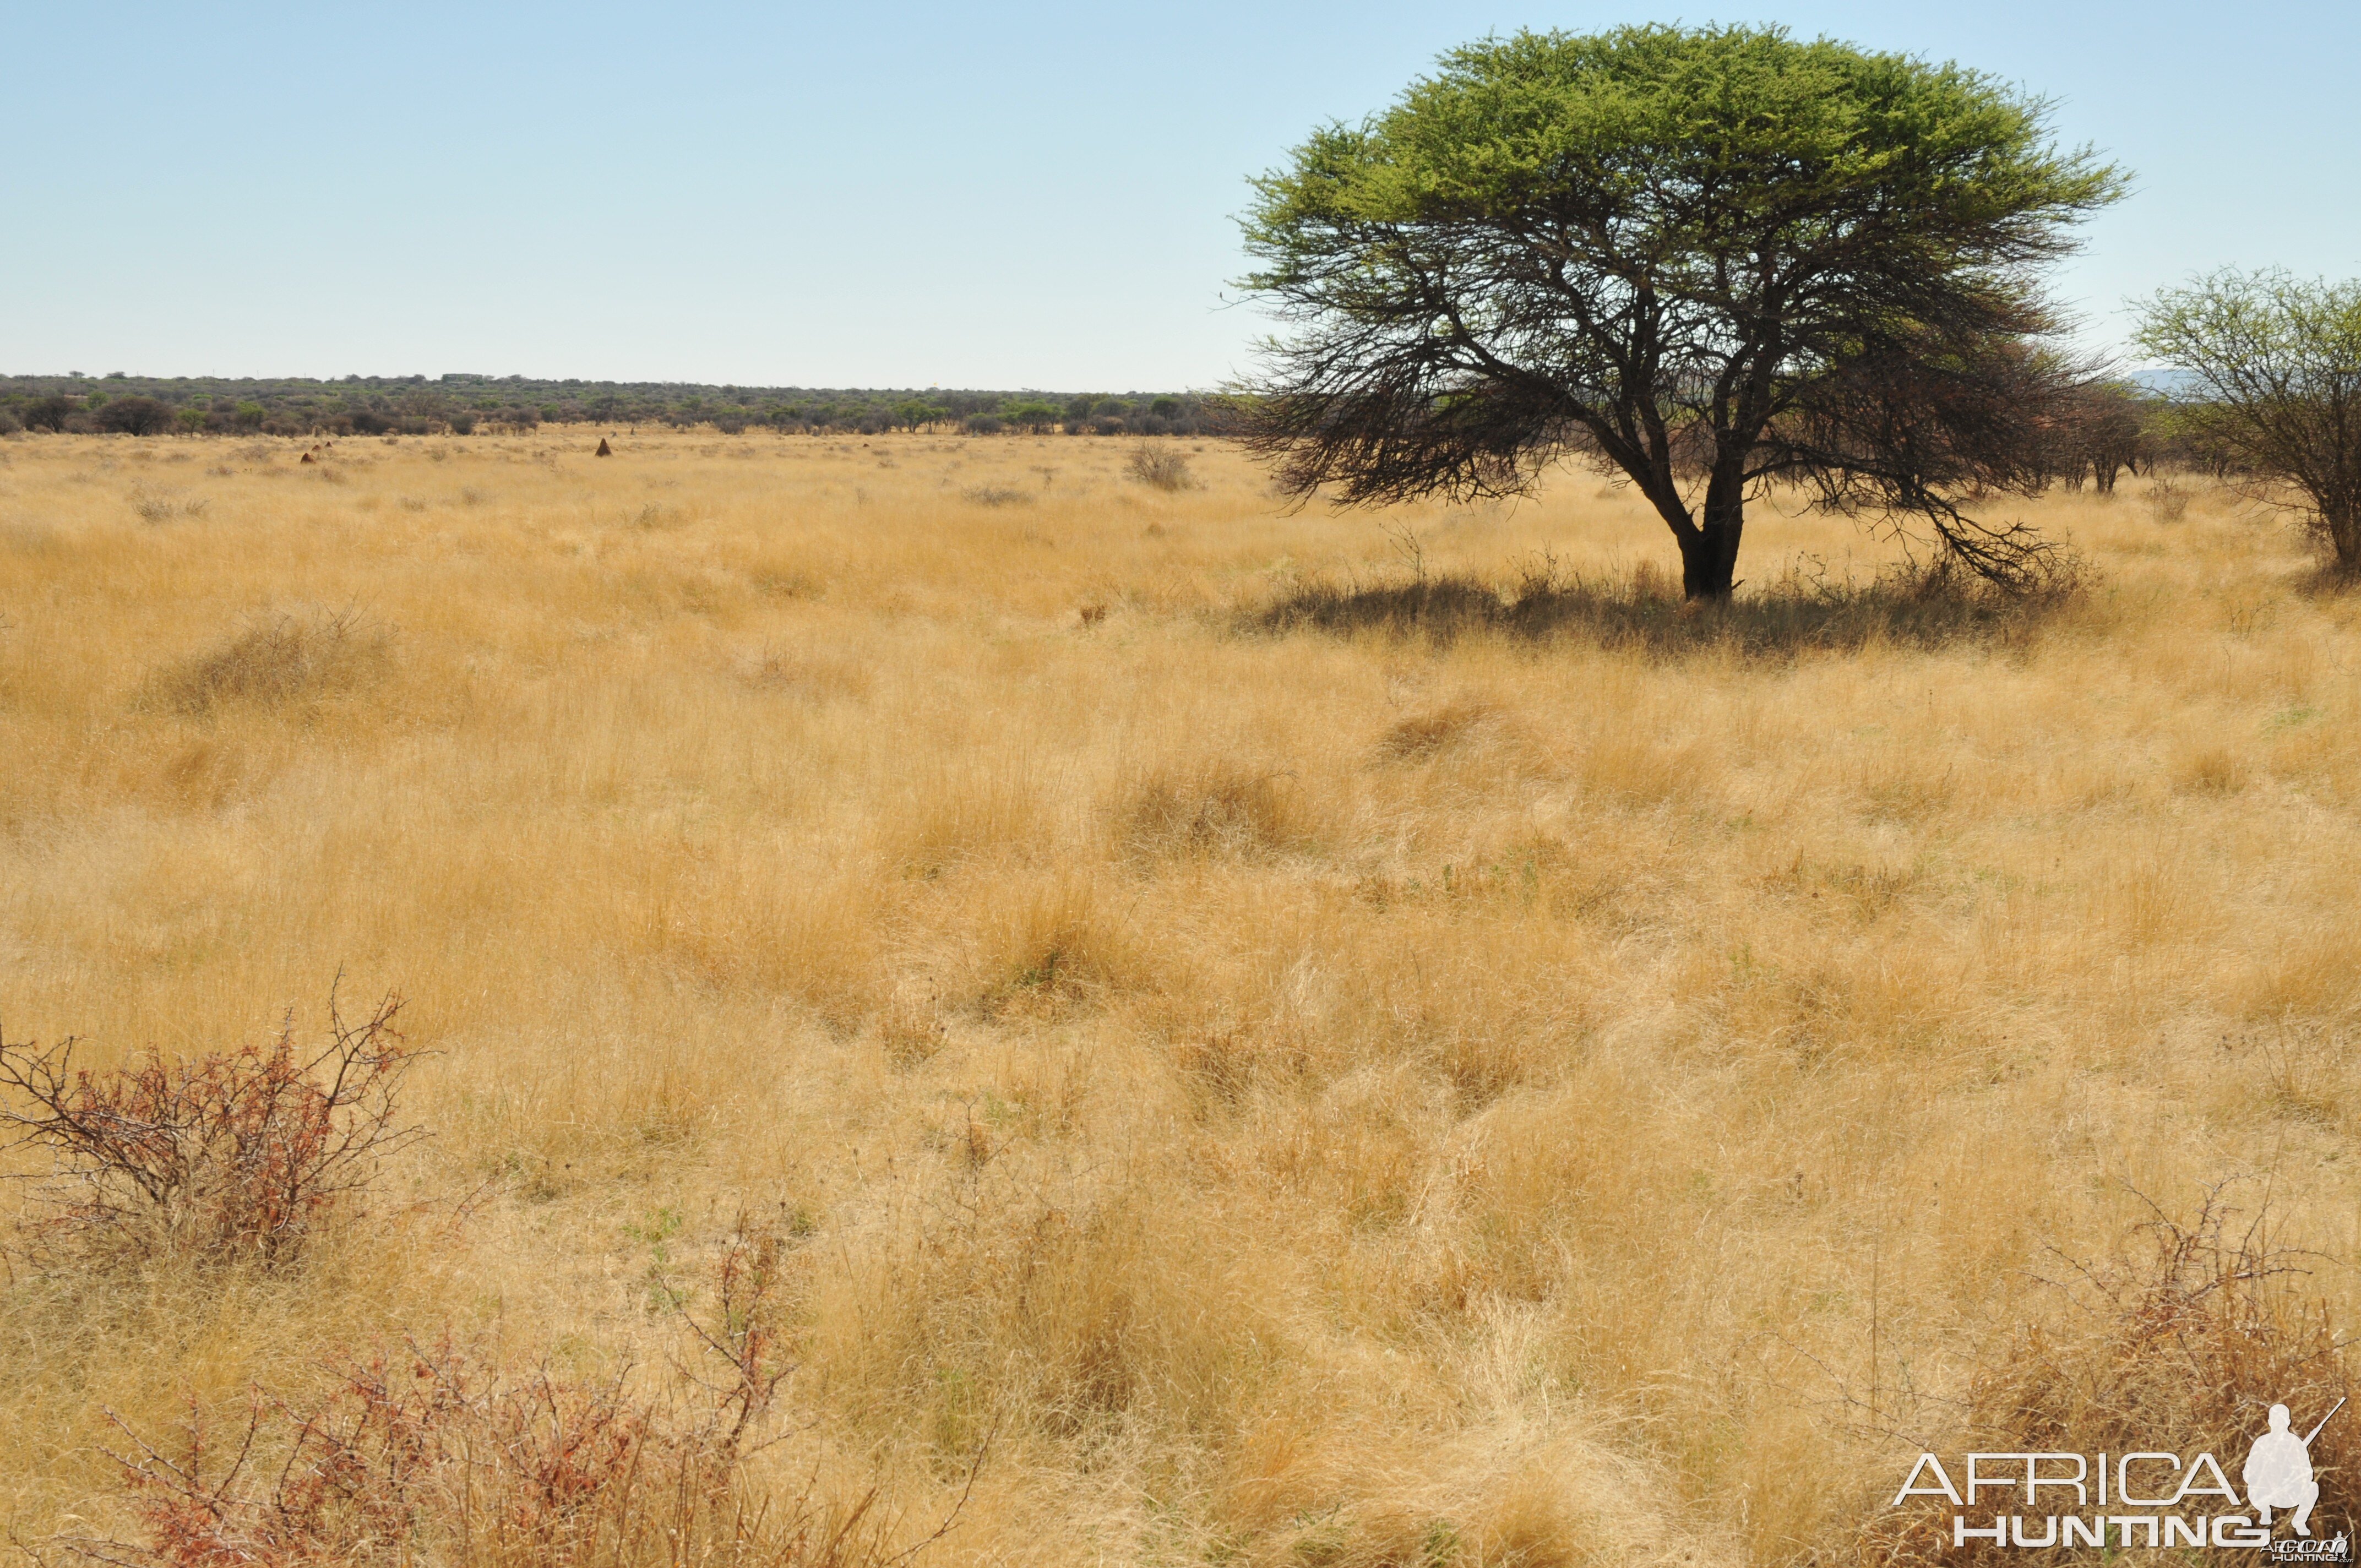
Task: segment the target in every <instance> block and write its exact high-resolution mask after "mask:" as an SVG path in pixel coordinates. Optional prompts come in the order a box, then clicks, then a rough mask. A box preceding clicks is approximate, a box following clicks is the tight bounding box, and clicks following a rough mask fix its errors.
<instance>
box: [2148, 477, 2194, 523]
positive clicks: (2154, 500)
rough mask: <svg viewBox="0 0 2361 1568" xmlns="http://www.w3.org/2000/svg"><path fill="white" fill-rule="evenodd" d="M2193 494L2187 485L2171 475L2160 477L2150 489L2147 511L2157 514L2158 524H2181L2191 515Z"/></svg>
mask: <svg viewBox="0 0 2361 1568" xmlns="http://www.w3.org/2000/svg"><path fill="white" fill-rule="evenodd" d="M2190 500H2191V490H2190V488H2189V487H2188V486H2187V485H2184V484H2182V483H2180V481H2179V480H2177V479H2175V478H2174V477H2172V476H2171V475H2169V474H2166V475H2160V476H2158V478H2157V481H2156V483H2155V484H2153V485H2150V486H2149V487H2148V491H2147V510H2149V511H2151V512H2153V513H2155V514H2156V520H2157V521H2158V522H2179V521H2180V520H2181V519H2182V518H2184V517H2186V516H2188V515H2189V502H2190Z"/></svg>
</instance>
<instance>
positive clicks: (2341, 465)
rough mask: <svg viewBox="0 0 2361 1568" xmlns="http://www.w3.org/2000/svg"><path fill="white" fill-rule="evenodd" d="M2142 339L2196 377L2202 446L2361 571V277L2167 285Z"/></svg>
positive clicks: (2192, 410) (2353, 572)
mask: <svg viewBox="0 0 2361 1568" xmlns="http://www.w3.org/2000/svg"><path fill="white" fill-rule="evenodd" d="M2136 342H2137V343H2138V345H2139V346H2140V347H2141V348H2143V349H2145V350H2147V352H2148V353H2150V354H2153V355H2155V356H2157V357H2158V359H2161V360H2163V361H2164V362H2165V363H2166V364H2168V365H2170V366H2172V367H2175V368H2177V369H2179V370H2181V371H2183V372H2184V373H2186V374H2187V375H2188V376H2190V377H2191V378H2193V380H2194V382H2195V386H2194V388H2193V389H2192V390H2194V391H2195V392H2196V394H2197V395H2196V397H2195V398H2193V399H2191V400H2188V401H2187V402H2186V404H2185V406H2184V410H2183V411H2184V413H2185V414H2186V416H2187V418H2188V422H2189V424H2190V426H2191V434H2192V435H2193V436H2194V438H2195V440H2196V441H2197V442H2198V444H2201V445H2202V446H2205V447H2208V448H2211V449H2212V450H2213V453H2215V454H2216V455H2218V456H2219V457H2220V458H2222V459H2224V460H2226V461H2224V463H2223V466H2224V467H2225V468H2227V469H2228V470H2229V471H2231V472H2233V473H2238V474H2243V475H2245V476H2246V477H2248V478H2249V479H2250V481H2251V482H2252V484H2253V486H2254V488H2255V489H2256V490H2257V493H2258V495H2259V496H2260V498H2261V499H2264V500H2267V501H2269V502H2271V503H2272V504H2274V505H2278V506H2284V507H2288V508H2290V510H2295V511H2297V512H2299V513H2300V514H2301V516H2302V517H2303V519H2304V521H2306V522H2307V523H2309V524H2310V525H2311V527H2312V529H2313V531H2314V532H2317V533H2318V534H2319V535H2320V537H2321V538H2322V539H2323V541H2325V542H2326V543H2327V545H2328V547H2329V551H2330V554H2331V555H2332V557H2333V558H2334V563H2335V568H2336V571H2337V573H2338V574H2339V575H2340V576H2348V577H2351V576H2361V281H2356V282H2345V283H2329V282H2325V281H2312V280H2303V279H2300V278H2294V277H2290V275H2289V274H2287V273H2285V272H2280V271H2276V270H2270V271H2260V272H2240V271H2237V270H2235V269H2224V270H2222V271H2219V272H2214V273H2211V274H2208V275H2207V276H2205V277H2202V278H2200V279H2198V280H2196V281H2195V282H2193V283H2191V285H2189V286H2188V287H2187V288H2182V289H2166V290H2163V291H2159V292H2158V294H2157V296H2156V298H2155V299H2154V300H2153V301H2151V302H2149V303H2148V305H2147V309H2146V310H2145V312H2144V313H2143V314H2142V319H2141V322H2140V327H2139V332H2138V335H2137V337H2136Z"/></svg>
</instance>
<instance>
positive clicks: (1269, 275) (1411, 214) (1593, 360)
mask: <svg viewBox="0 0 2361 1568" xmlns="http://www.w3.org/2000/svg"><path fill="white" fill-rule="evenodd" d="M2122 185H2123V181H2122V178H2121V176H2120V175H2119V174H2118V173H2117V172H2116V171H2115V170H2114V169H2113V168H2111V167H2109V166H2106V165H2104V164H2102V163H2100V162H2099V161H2097V160H2096V159H2095V157H2094V156H2093V155H2092V153H2090V152H2089V151H2088V150H2082V151H2075V152H2061V151H2059V149H2057V148H2054V147H2053V146H2052V145H2051V144H2050V142H2049V139H2048V126H2047V106H2046V105H2045V104H2042V103H2040V102H2038V101H2036V100H2031V99H2026V98H2024V97H2022V96H2019V95H2018V94H2016V93H2013V92H2011V91H2010V90H2008V89H2006V88H2004V86H2002V85H2000V84H1998V83H1996V82H1993V80H1991V79H1990V78H1987V77H1984V76H1982V75H1980V74H1978V73H1976V72H1974V71H1966V70H1963V69H1961V68H1960V67H1957V66H1949V65H1945V66H1935V65H1929V64H1927V63H1925V62H1923V61H1920V60H1912V59H1908V58H1905V57H1904V56H1900V55H1887V54H1868V53H1864V52H1861V51H1860V50H1858V49H1851V48H1849V47H1847V46H1846V45H1843V44H1840V43H1835V42H1831V41H1828V40H1826V39H1821V40H1818V41H1815V42H1811V43H1800V42H1797V41H1795V39H1793V38H1789V37H1788V36H1787V35H1786V33H1785V32H1784V31H1783V30H1780V29H1777V28H1756V27H1708V28H1703V29H1686V28H1680V27H1625V28H1621V29H1619V30H1617V31H1613V32H1609V33H1603V34H1599V35H1597V36H1595V37H1577V36H1573V35H1568V34H1565V33H1529V32H1528V33H1519V34H1517V35H1515V36H1514V37H1511V38H1495V39H1488V40H1486V41H1485V42H1482V43H1478V44H1474V45H1470V46H1468V47H1466V48H1465V49H1459V50H1456V51H1455V52H1454V53H1452V54H1449V55H1446V56H1445V57H1444V60H1443V61H1442V67H1441V69H1440V71H1438V72H1437V73H1436V74H1435V75H1433V77H1430V78H1428V79H1426V80H1424V81H1422V82H1415V83H1413V84H1412V85H1411V88H1410V89H1409V90H1408V91H1407V92H1406V93H1404V94H1403V95H1402V96H1401V98H1400V100H1399V101H1398V102H1397V103H1396V104H1394V106H1393V107H1392V108H1390V109H1389V110H1387V111H1386V112H1385V113H1383V114H1381V115H1377V116H1375V117H1373V118H1372V119H1370V120H1368V121H1367V122H1365V123H1363V124H1362V125H1359V126H1344V125H1336V126H1329V127H1327V128H1325V129H1323V130H1321V131H1319V132H1317V133H1316V134H1315V135H1313V137H1312V139H1311V140H1310V141H1308V142H1306V143H1305V144H1304V145H1303V146H1302V147H1301V148H1298V149H1297V150H1296V152H1295V155H1294V160H1293V164H1292V166H1291V167H1290V168H1287V169H1284V170H1279V171H1276V172H1273V173H1270V174H1268V175H1266V176H1265V177H1263V178H1262V179H1261V180H1259V181H1257V182H1256V191H1257V198H1256V201H1255V203H1253V205H1252V207H1251V209H1250V211H1249V213H1248V214H1247V216H1246V220H1245V228H1246V245H1247V248H1248V251H1249V252H1250V254H1252V255H1253V256H1254V257H1255V258H1256V259H1257V262H1258V263H1259V264H1260V270H1258V271H1257V272H1255V273H1253V274H1252V275H1250V276H1249V277H1248V278H1247V279H1246V280H1245V282H1246V287H1248V288H1250V289H1252V290H1254V291H1257V292H1258V293H1260V294H1261V295H1262V296H1263V297H1264V298H1265V299H1266V300H1267V301H1268V302H1271V303H1272V304H1273V305H1274V306H1275V307H1276V308H1277V310H1278V312H1279V314H1280V315H1281V317H1282V318H1283V319H1284V320H1286V321H1288V322H1289V323H1291V324H1292V325H1293V326H1294V327H1295V328H1296V329H1297V330H1296V332H1295V334H1294V335H1292V336H1291V337H1289V338H1285V339H1283V340H1274V341H1273V342H1272V343H1270V344H1269V345H1268V361H1267V374H1266V376H1265V377H1264V378H1263V379H1262V381H1261V382H1260V384H1259V385H1257V386H1254V387H1252V388H1250V390H1252V391H1255V392H1257V393H1259V394H1261V395H1260V396H1258V397H1256V398H1253V399H1251V400H1248V402H1247V405H1246V419H1247V422H1248V426H1249V428H1248V432H1247V434H1248V438H1249V441H1250V443H1251V444H1253V445H1254V446H1255V447H1257V449H1259V450H1260V451H1261V452H1263V453H1264V454H1265V455H1268V456H1271V457H1272V458H1274V459H1275V460H1276V461H1277V463H1278V468H1279V477H1280V481H1281V483H1282V485H1283V486H1284V487H1285V488H1288V489H1290V490H1291V491H1292V492H1293V493H1294V494H1296V495H1297V496H1299V497H1308V496H1310V495H1311V494H1312V493H1313V492H1314V491H1315V490H1317V489H1319V488H1323V487H1333V493H1334V496H1335V497H1336V499H1338V500H1339V501H1341V502H1343V503H1345V504H1355V503H1382V502H1387V501H1394V500H1401V499H1411V498H1415V497H1421V496H1428V495H1438V494H1439V495H1444V496H1447V497H1451V498H1454V499H1460V498H1466V497H1485V496H1507V495H1514V494H1521V493H1523V492H1525V491H1528V490H1530V489H1531V488H1532V486H1533V484H1534V483H1535V481H1536V480H1537V479H1538V477H1539V476H1540V475H1541V473H1542V472H1543V470H1544V469H1545V468H1546V467H1547V466H1549V465H1550V464H1551V463H1552V462H1554V460H1556V459H1557V458H1559V457H1560V456H1563V455H1568V454H1579V455H1586V456H1588V457H1591V458H1594V459H1596V460H1598V461H1599V462H1600V463H1601V464H1602V465H1603V466H1608V467H1609V468H1611V469H1615V470H1620V472H1621V473H1622V474H1624V475H1626V476H1628V477H1629V478H1630V479H1631V482H1632V483H1633V484H1634V485H1636V486H1637V487H1638V488H1639V489H1640V492H1641V494H1642V495H1643V496H1644V497H1646V499H1647V500H1648V502H1649V503H1650V505H1651V506H1652V507H1653V509H1654V510H1655V511H1656V512H1657V514H1658V515H1659V516H1660V517H1661V518H1662V519H1663V520H1664V523H1665V524H1666V526H1667V527H1669V528H1670V529H1671V531H1672V532H1673V534H1674V537H1675V539H1676V540H1677V541H1678V543H1679V545H1680V550H1681V562H1682V583H1683V587H1684V590H1685V592H1686V594H1687V596H1688V597H1689V598H1727V597H1728V596H1729V594H1730V591H1731V589H1732V587H1734V585H1735V577H1734V569H1735V566H1736V564H1737V559H1738V548H1739V541H1740V537H1741V532H1742V531H1743V528H1744V521H1745V508H1746V502H1747V499H1748V498H1749V496H1750V495H1751V494H1753V493H1757V492H1759V491H1760V489H1761V488H1762V487H1763V485H1764V484H1766V483H1767V482H1770V481H1772V480H1774V479H1783V478H1784V479H1788V480H1792V481H1797V482H1801V483H1804V484H1806V485H1808V486H1810V487H1812V488H1814V490H1815V491H1816V493H1817V499H1819V500H1820V501H1821V502H1823V503H1824V504H1826V505H1828V506H1830V507H1833V508H1836V509H1839V510H1847V511H1861V510H1866V511H1869V512H1871V513H1873V514H1874V515H1877V516H1880V517H1883V518H1885V519H1889V520H1897V521H1898V520H1904V519H1910V518H1915V519H1916V520H1918V521H1921V522H1922V523H1924V524H1927V525H1929V526H1931V528H1932V530H1933V532H1934V533H1935V535H1936V538H1937V540H1938V542H1939V543H1940V545H1941V546H1942V547H1943V548H1944V549H1945V550H1946V551H1947V552H1948V554H1949V556H1950V558H1952V559H1954V560H1957V561H1959V562H1960V563H1962V564H1964V565H1967V566H1969V567H1971V568H1972V569H1973V570H1975V571H1976V572H1978V573H1980V574H1981V575H1982V576H1985V577H1988V578H1991V579H1993V580H1996V581H1999V582H2002V583H2004V584H2009V585H2015V586H2021V585H2025V584H2028V583H2030V582H2032V581H2034V580H2037V578H2038V577H2039V576H2041V573H2042V567H2043V563H2044V561H2045V558H2046V555H2045V552H2046V547H2045V546H2044V545H2043V543H2041V542H2040V541H2039V540H2038V539H2037V538H2036V537H2035V536H2033V535H2032V534H2031V532H2030V531H2028V530H2026V529H2025V528H2024V527H2023V526H2022V525H2011V526H2008V527H2004V528H1991V527H1987V526H1984V525H1982V524H1980V523H1978V522H1976V521H1972V520H1971V519H1969V518H1968V517H1966V516H1965V515H1963V514H1962V512H1961V511H1960V504H1959V501H1960V498H1963V497H1965V496H1968V495H1972V494H1975V493H1977V492H1979V491H1982V490H1989V489H1995V488H1997V489H2007V490H2017V491H2030V490H2032V489H2035V488H2038V487H2039V485H2040V483H2041V482H2042V478H2043V477H2044V475H2045V473H2046V464H2045V462H2044V460H2043V452H2042V436H2041V432H2042V431H2043V429H2045V428H2047V427H2048V425H2050V424H2053V423H2054V422H2055V418H2054V416H2053V413H2052V411H2054V410H2056V409H2057V408H2058V407H2059V405H2060V404H2061V402H2062V400H2064V399H2066V398H2067V397H2068V396H2069V395H2070V394H2071V393H2072V392H2073V391H2074V390H2075V389H2076V388H2078V387H2079V386H2080V385H2081V382H2082V381H2083V380H2084V379H2086V378H2085V377H2083V376H2081V375H2080V374H2079V373H2078V372H2077V370H2076V368H2075V367H2073V366H2071V365H2070V364H2069V363H2068V362H2066V361H2065V360H2064V359H2063V358H2062V357H2061V356H2059V355H2057V354H2055V353H2051V352H2048V351H2045V350H2044V349H2042V348H2041V347H2040V346H2039V344H2040V340H2041V339H2043V338H2044V337H2045V336H2046V335H2048V334H2052V333H2054V332H2055V331H2056V330H2057V329H2058V328H2059V324H2060V323H2059V320H2058V318H2057V316H2056V315H2055V313H2053V312H2052V311H2051V310H2050V309H2049V308H2048V305H2047V304H2046V302H2045V301H2044V299H2043V297H2042V295H2041V293H2040V291H2039V287H2038V284H2039V271H2040V269H2041V267H2042V265H2043V264H2044V263H2047V262H2048V261H2051V260H2053V259H2055V258H2058V257H2059V256H2061V255H2063V254H2065V253H2066V252H2067V251H2068V250H2070V248H2071V232H2070V231H2071V228H2072V225H2074V224H2075V223H2076V222H2077V221H2079V220H2080V219H2081V218H2082V217H2083V216H2085V215H2086V214H2089V213H2091V212H2092V211H2093V210H2095V209H2097V208H2098V207H2100V206H2103V205H2104V204H2105V203H2108V202H2111V201H2113V200H2114V198H2115V197H2116V195H2117V194H2118V193H2119V192H2120V191H2121V189H2122Z"/></svg>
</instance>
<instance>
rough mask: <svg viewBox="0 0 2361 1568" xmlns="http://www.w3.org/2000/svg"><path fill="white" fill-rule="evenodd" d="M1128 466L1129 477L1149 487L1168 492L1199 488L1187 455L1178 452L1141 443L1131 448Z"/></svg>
mask: <svg viewBox="0 0 2361 1568" xmlns="http://www.w3.org/2000/svg"><path fill="white" fill-rule="evenodd" d="M1129 471H1130V474H1131V477H1133V478H1135V479H1137V480H1138V481H1139V482H1140V483H1141V484H1143V485H1146V486H1148V488H1150V489H1157V490H1163V491H1165V492H1166V493H1168V494H1170V493H1174V492H1178V491H1180V490H1193V489H1196V488H1199V481H1198V479H1197V477H1196V475H1194V474H1193V473H1191V471H1190V468H1189V459H1188V457H1187V456H1186V455H1183V454H1181V453H1179V452H1169V451H1160V450H1159V449H1158V448H1156V447H1153V446H1149V445H1148V444H1146V443H1142V444H1139V445H1138V446H1136V447H1134V448H1132V452H1131V462H1130V464H1129Z"/></svg>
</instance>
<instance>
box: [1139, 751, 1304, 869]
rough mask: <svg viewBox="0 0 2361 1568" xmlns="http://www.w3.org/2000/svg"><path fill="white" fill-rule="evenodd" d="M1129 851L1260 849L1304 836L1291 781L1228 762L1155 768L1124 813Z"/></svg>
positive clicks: (1282, 846)
mask: <svg viewBox="0 0 2361 1568" xmlns="http://www.w3.org/2000/svg"><path fill="white" fill-rule="evenodd" d="M1121 836H1122V841H1123V844H1124V847H1125V848H1126V849H1127V850H1130V851H1131V852H1132V853H1134V854H1137V855H1146V856H1159V855H1261V854H1269V853H1273V852H1276V851H1278V850H1285V849H1288V848H1290V847H1292V846H1295V845H1298V844H1301V842H1303V840H1304V839H1306V838H1307V837H1308V836H1309V835H1308V834H1307V833H1306V831H1305V827H1304V823H1303V820H1302V810H1301V804H1300V798H1299V794H1298V792H1297V790H1296V789H1295V788H1294V781H1293V780H1292V778H1290V776H1289V775H1286V774H1283V773H1265V772H1257V771H1256V770H1254V769H1251V768H1246V767H1243V766H1240V765H1239V764H1237V763H1235V762H1198V763H1194V764H1191V765H1189V766H1185V767H1170V768H1161V769H1159V770H1157V771H1156V772H1154V773H1150V774H1148V777H1147V778H1145V779H1143V780H1141V781H1140V782H1139V783H1138V784H1137V785H1136V786H1135V788H1134V789H1133V791H1132V793H1131V798H1130V800H1129V802H1128V803H1127V804H1126V806H1125V807H1124V810H1123V813H1122V831H1121Z"/></svg>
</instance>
